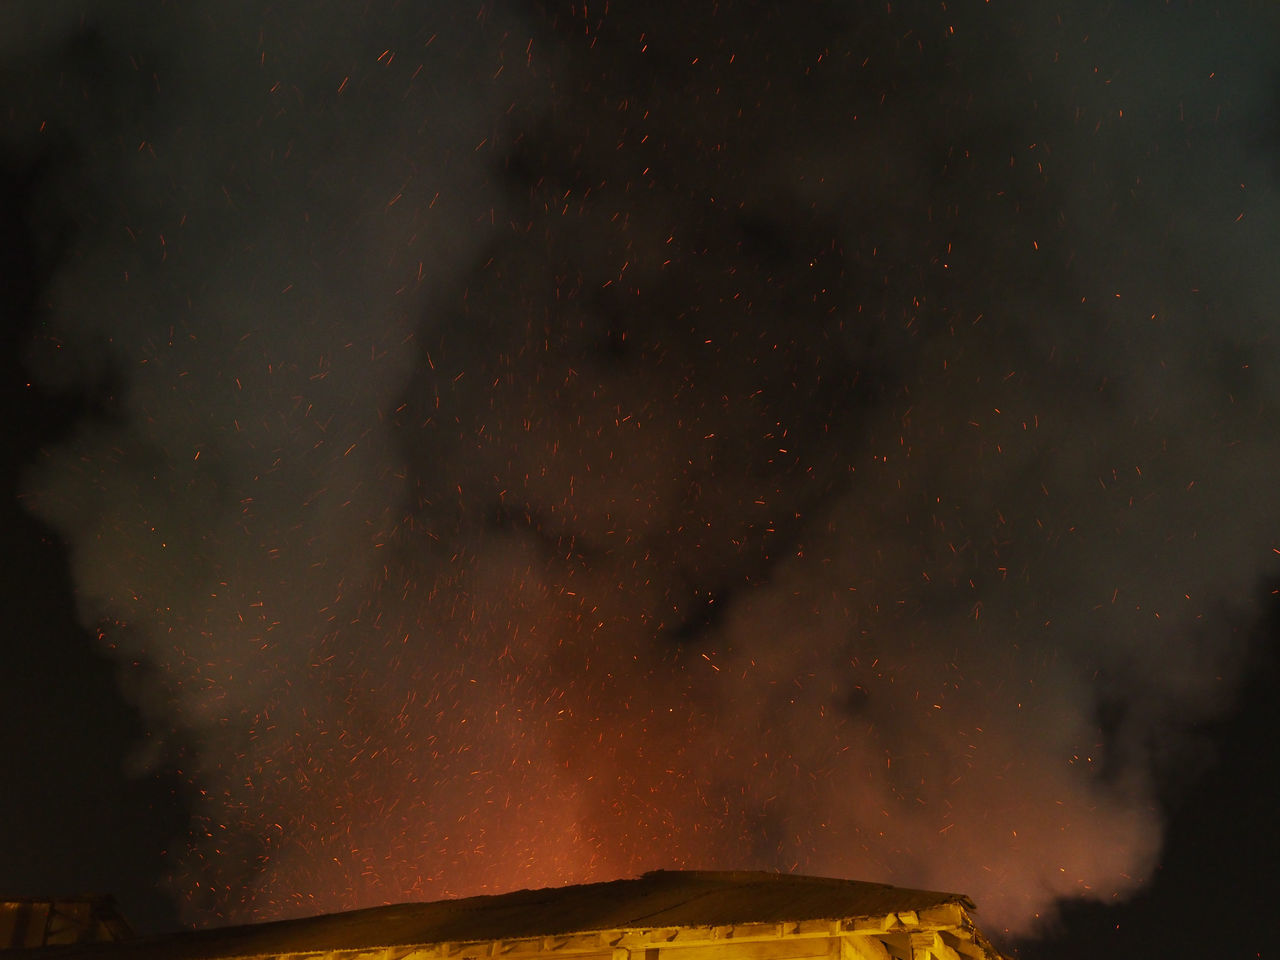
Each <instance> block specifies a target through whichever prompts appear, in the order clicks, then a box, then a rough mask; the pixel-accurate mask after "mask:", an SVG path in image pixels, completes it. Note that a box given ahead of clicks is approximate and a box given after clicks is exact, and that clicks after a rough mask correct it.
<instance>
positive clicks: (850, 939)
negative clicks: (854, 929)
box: [840, 934, 893, 960]
mask: <svg viewBox="0 0 1280 960" xmlns="http://www.w3.org/2000/svg"><path fill="white" fill-rule="evenodd" d="M840 946H841V951H840V960H893V958H892V957H891V956H890V955H889V951H888V950H886V949H885V945H884V943H883V942H882V941H881V940H880V938H879V937H876V936H874V935H872V934H865V935H863V934H857V935H848V934H846V935H845V936H843V937H841V938H840Z"/></svg>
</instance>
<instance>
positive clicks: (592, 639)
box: [0, 0, 1280, 932]
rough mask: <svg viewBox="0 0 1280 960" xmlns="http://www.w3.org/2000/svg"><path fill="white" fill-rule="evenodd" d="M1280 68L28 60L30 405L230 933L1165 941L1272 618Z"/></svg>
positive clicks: (567, 13) (702, 29)
mask: <svg viewBox="0 0 1280 960" xmlns="http://www.w3.org/2000/svg"><path fill="white" fill-rule="evenodd" d="M957 6H963V5H957ZM59 11H60V12H59ZM1278 26H1280V24H1278V23H1277V22H1276V14H1275V11H1274V10H1269V9H1267V8H1264V7H1263V6H1261V5H1258V4H1251V3H1247V2H1244V0H1241V2H1237V3H1233V4H1226V5H1221V4H1220V5H1219V6H1218V8H1217V9H1216V10H1215V11H1209V10H1206V9H1204V8H1203V6H1202V5H1200V4H1192V3H1173V4H1166V5H1162V6H1160V7H1159V8H1158V9H1153V10H1152V11H1149V12H1144V13H1137V12H1129V11H1128V8H1125V10H1124V11H1120V10H1118V9H1117V8H1116V5H1111V4H1102V3H1085V4H1077V5H1075V6H1074V7H1073V8H1072V9H1071V10H1061V11H1059V10H1057V9H1053V8H1051V7H1050V6H1048V5H1045V4H1041V3H1023V4H1018V5H1016V6H1009V5H1005V4H986V5H982V6H981V7H978V6H976V5H974V6H973V8H971V9H966V10H964V11H961V12H956V11H950V10H947V9H945V8H943V7H942V5H928V6H926V5H915V4H905V5H901V6H900V5H896V4H895V5H870V4H858V3H822V4H814V5H811V7H810V8H807V9H805V10H804V11H803V12H801V11H799V10H798V9H797V8H796V7H794V6H793V5H774V4H766V3H742V2H720V3H718V4H713V3H707V4H702V3H697V4H693V5H689V4H683V3H681V4H676V3H665V2H658V3H646V4H620V3H616V2H615V3H613V4H608V5H606V4H604V3H601V4H599V5H598V6H597V5H596V4H589V5H583V4H560V3H545V4H541V5H538V4H529V5H521V4H514V3H500V4H496V5H495V4H480V3H476V4H466V3H459V4H453V5H446V4H438V5H433V4H410V3H402V2H394V0H374V2H370V3H364V4H349V3H340V2H336V0H335V2H328V0H325V2H316V0H308V2H307V3H299V2H288V3H276V4H271V5H260V4H253V3H248V2H243V0H241V2H226V0H219V2H217V3H185V4H171V3H161V2H153V3H149V4H135V5H132V6H129V5H119V4H113V3H94V2H83V3H80V4H68V5H66V6H64V7H62V8H59V10H55V11H51V10H50V9H49V8H48V7H47V5H45V4H38V3H35V2H18V3H17V4H16V5H15V4H10V5H7V6H5V7H4V8H3V11H2V12H0V37H2V38H3V39H0V52H2V53H3V69H4V71H5V73H4V89H5V90H6V92H7V102H6V104H5V106H6V108H7V109H8V111H9V114H8V116H9V119H8V131H9V132H8V133H7V134H6V136H8V137H10V138H11V139H12V142H11V143H10V144H8V147H9V149H11V150H13V151H17V152H18V153H24V152H25V153H26V154H27V155H30V156H33V157H34V156H39V155H47V156H50V157H56V158H58V159H57V160H56V169H57V170H59V171H60V172H59V173H58V175H57V176H55V177H53V178H52V182H51V183H49V184H47V185H46V187H45V190H46V192H47V196H44V195H42V196H41V197H40V198H39V202H40V203H41V204H43V205H44V208H45V209H46V210H47V211H49V220H48V222H49V223H50V224H56V225H57V229H59V230H61V231H62V235H63V236H65V237H69V238H70V239H68V240H65V241H64V242H67V243H69V244H70V247H69V250H70V252H69V255H68V258H67V261H66V266H65V268H64V269H63V270H62V271H61V273H60V274H59V275H58V277H57V279H56V282H55V283H54V284H53V285H52V287H51V288H50V289H49V290H48V291H47V298H46V301H47V309H48V313H49V320H48V322H47V324H46V325H45V327H44V329H43V330H42V331H41V333H40V335H39V337H38V338H37V340H36V342H35V343H33V344H32V348H31V353H30V366H31V369H32V370H33V371H34V373H35V375H36V376H37V377H38V378H40V380H41V382H43V383H45V384H46V385H48V386H50V387H60V386H61V387H66V388H68V389H81V390H83V389H86V386H87V387H88V388H91V389H94V390H98V391H100V392H102V393H103V395H105V396H108V397H109V398H110V402H109V403H108V404H107V409H106V410H105V411H104V413H103V415H101V416H98V417H95V418H93V419H92V420H88V421H86V422H84V423H83V424H82V427H81V429H80V430H79V431H78V432H77V433H76V435H75V436H73V437H72V438H70V439H69V440H67V441H65V442H62V443H59V444H58V445H56V446H54V447H52V448H51V449H49V450H47V451H46V453H45V455H44V457H43V458H42V459H41V460H40V462H39V463H38V464H36V465H34V466H33V467H32V469H31V472H30V478H29V483H28V487H27V490H28V498H29V503H30V505H31V507H32V509H33V510H34V511H35V512H36V513H37V514H38V515H39V516H41V517H42V518H45V519H46V520H48V521H49V522H51V523H53V524H54V525H56V527H57V528H58V529H59V530H60V531H61V532H62V534H63V535H64V536H65V537H66V538H67V540H68V542H69V544H70V545H71V549H72V551H73V556H74V567H75V572H76V577H77V583H78V590H79V602H80V612H81V615H82V617H83V619H84V620H85V622H86V623H87V624H89V625H91V626H92V627H94V628H95V629H97V630H99V631H100V632H101V636H102V638H103V641H104V643H106V644H107V645H108V647H109V649H111V650H112V651H113V652H114V653H115V654H116V655H117V656H119V657H120V659H121V661H122V662H125V663H128V662H132V661H140V662H142V663H145V664H146V665H148V666H149V668H150V669H149V671H148V672H147V673H146V676H147V677H148V678H150V679H148V680H146V681H144V682H140V683H138V684H137V685H136V686H137V689H135V690H133V691H132V693H133V694H134V695H135V696H136V697H137V698H138V699H139V701H140V703H141V704H142V705H143V706H144V708H145V709H146V711H147V713H148V716H149V717H150V720H151V723H152V726H153V729H154V731H155V733H156V735H155V737H154V738H153V740H152V741H151V742H150V744H149V746H148V747H147V748H146V749H144V750H141V751H140V753H139V756H138V758H137V762H138V763H139V764H140V765H142V766H146V765H148V764H152V763H155V762H157V761H158V760H159V759H160V758H161V757H163V756H165V755H166V752H167V751H168V752H172V751H175V750H178V749H179V745H181V744H193V745H194V747H193V748H191V749H193V750H194V753H193V754H191V755H188V756H186V757H185V758H184V761H183V762H184V764H185V767H186V770H187V773H188V774H189V776H190V778H191V781H192V783H193V785H194V786H195V787H196V788H198V789H199V790H200V791H201V796H202V800H201V801H200V804H199V811H198V819H197V821H196V822H195V823H194V824H193V825H192V830H191V834H190V836H189V837H188V838H187V839H186V843H185V852H184V853H182V854H181V855H180V856H179V859H178V864H177V867H176V870H175V876H174V878H173V884H174V890H175V892H176V893H177V894H178V895H179V896H180V897H181V898H182V899H183V901H184V902H185V903H186V904H187V908H186V909H187V914H188V916H189V918H190V919H191V920H193V921H199V922H207V921H210V920H212V919H225V920H245V919H256V918H270V917H278V916H288V915H294V914H299V913H306V912H313V911H316V910H332V909H338V908H346V907H354V906H361V905H368V904H373V903H379V902H384V901H396V900H403V899H413V898H435V897H443V896H448V895H455V894H470V893H476V892H481V891H495V890H503V889H509V888H513V887H519V886H529V885H545V884H553V883H563V882H578V881H586V880H595V879H607V878H612V877H615V876H620V875H629V874H633V873H636V872H638V871H641V870H644V869H650V868H655V867H671V866H688V867H694V866H701V867H726V868H727V867H748V868H750V867H755V868H770V869H784V870H798V871H802V872H807V873H816V874H828V875H839V876H852V877H861V878H866V879H876V880H883V881H887V882H896V883H901V884H907V885H916V886H922V887H929V888H938V889H958V890H964V891H966V892H968V893H970V894H971V895H972V896H973V897H974V898H975V899H976V900H977V902H978V903H979V905H980V906H981V908H982V915H983V917H984V922H985V923H986V924H990V925H991V926H992V927H993V928H1000V927H1003V928H1007V929H1009V930H1012V931H1015V932H1025V931H1027V930H1030V929H1033V928H1034V927H1035V926H1036V924H1037V918H1043V917H1045V916H1046V915H1047V914H1049V913H1051V911H1052V907H1053V904H1054V902H1055V901H1057V900H1060V899H1063V898H1074V897H1086V898H1097V899H1104V900H1106V899H1111V898H1116V897H1121V896H1124V895H1126V894H1128V893H1129V892H1131V891H1133V890H1134V889H1135V888H1136V887H1137V886H1138V885H1140V884H1141V883H1142V881H1143V879H1144V877H1145V876H1146V874H1147V873H1148V871H1149V870H1150V869H1151V867H1152V865H1153V863H1154V861H1155V858H1156V856H1157V854H1158V850H1159V845H1160V825H1161V818H1162V811H1161V809H1160V806H1159V803H1158V799H1157V798H1158V796H1159V792H1160V790H1161V789H1163V786H1164V785H1165V784H1166V782H1167V777H1168V776H1169V775H1170V774H1171V773H1172V772H1173V771H1174V770H1175V769H1176V767H1177V765H1178V758H1179V757H1180V756H1181V751H1182V750H1183V749H1184V746H1185V744H1186V742H1187V740H1186V738H1187V735H1188V732H1189V731H1190V730H1191V728H1192V727H1193V726H1194V725H1195V724H1196V723H1197V722H1199V721H1200V720H1203V719H1205V718H1207V717H1210V716H1212V715H1213V714H1215V713H1216V712H1217V711H1219V710H1221V709H1222V708H1223V706H1224V704H1225V703H1226V702H1227V699H1228V697H1229V696H1230V693H1231V690H1232V688H1233V684H1234V679H1235V677H1236V676H1237V674H1238V671H1239V669H1240V666H1241V661H1242V657H1243V655H1244V652H1245V651H1244V649H1243V641H1241V640H1239V638H1238V635H1237V634H1236V632H1234V631H1233V630H1232V628H1231V625H1232V622H1233V621H1232V618H1233V617H1241V616H1243V617H1247V616H1248V614H1249V607H1248V603H1249V597H1250V594H1251V593H1252V590H1253V587H1254V584H1255V583H1256V581H1257V579H1258V577H1259V576H1260V575H1262V574H1263V573H1264V572H1266V571H1268V570H1270V569H1271V567H1270V566H1269V565H1270V564H1272V563H1273V561H1274V556H1273V545H1274V544H1275V543H1276V526H1275V523H1276V510H1275V507H1274V505H1273V497H1272V496H1271V492H1272V491H1271V488H1270V481H1271V480H1272V478H1273V477H1274V476H1275V474H1276V470H1277V466H1278V465H1280V464H1278V462H1277V461H1278V456H1277V454H1278V450H1277V445H1276V442H1275V439H1274V435H1275V430H1274V425H1275V423H1276V415H1277V412H1278V406H1277V400H1278V399H1280V398H1278V397H1277V396H1276V384H1277V383H1280V371H1278V370H1277V369H1276V367H1277V364H1276V345H1275V343H1274V338H1273V333H1272V324H1273V310H1274V304H1275V303H1276V302H1277V299H1278V298H1277V293H1278V292H1280V291H1277V289H1276V287H1277V286H1278V285H1280V280H1277V277H1278V276H1280V274H1277V273H1276V271H1275V270H1274V269H1272V267H1273V261H1274V251H1275V249H1276V236H1275V232H1276V227H1275V224H1276V223H1277V222H1280V217H1278V216H1277V214H1280V209H1278V206H1280V205H1278V203H1277V195H1276V191H1275V174H1276V166H1275V162H1274V147H1275V142H1274V141H1275V115H1274V110H1273V107H1274V99H1273V98H1274V92H1273V88H1272V87H1271V84H1272V82H1273V74H1272V70H1273V68H1272V65H1271V64H1270V62H1269V60H1268V57H1267V56H1266V55H1265V54H1266V51H1265V50H1262V49H1260V48H1259V45H1257V44H1256V43H1255V42H1254V38H1255V37H1257V36H1265V35H1268V33H1267V32H1268V31H1270V35H1280V34H1277V33H1276V28H1277V27H1278ZM1269 108H1272V113H1270V114H1268V109H1269ZM1268 116H1269V117H1270V121H1269V122H1270V124H1271V126H1270V127H1267V126H1266V124H1267V122H1268V120H1267V118H1268ZM1268 151H1271V156H1270V158H1269V157H1268ZM51 229H53V228H51ZM50 242H53V238H51V239H50Z"/></svg>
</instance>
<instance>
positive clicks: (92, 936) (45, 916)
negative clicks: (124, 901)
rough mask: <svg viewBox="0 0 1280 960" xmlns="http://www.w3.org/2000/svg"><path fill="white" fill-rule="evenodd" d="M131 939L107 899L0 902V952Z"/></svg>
mask: <svg viewBox="0 0 1280 960" xmlns="http://www.w3.org/2000/svg"><path fill="white" fill-rule="evenodd" d="M132 936H133V931H132V930H130V929H129V925H128V924H127V923H125V922H124V919H123V918H122V917H121V916H120V913H119V912H118V911H117V910H116V904H115V901H114V900H113V899H112V898H111V897H53V898H44V899H41V898H39V897H11V898H9V899H0V951H3V950H7V949H12V948H15V947H45V946H56V945H61V944H72V943H89V942H94V941H104V940H128V939H130V938H132Z"/></svg>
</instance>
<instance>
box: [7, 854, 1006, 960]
mask: <svg viewBox="0 0 1280 960" xmlns="http://www.w3.org/2000/svg"><path fill="white" fill-rule="evenodd" d="M973 909H974V905H973V903H972V902H971V901H970V900H969V898H968V897H966V896H964V895H963V894H958V893H939V892H934V891H929V890H908V889H905V888H901V887H890V886H886V885H884V884H878V883H863V882H859V881H856V880H832V879H824V878H818V877H797V876H790V875H785V874H774V873H746V872H741V873H737V872H735V873H712V872H694V871H665V870H663V871H657V872H654V873H646V874H645V875H644V876H642V877H639V878H637V879H634V880H616V881H613V882H610V883H592V884H583V885H580V886H573V887H559V888H551V889H546V890H521V891H518V892H516V893H508V894H502V895H500V896H487V897H471V898H468V899H464V900H442V901H438V902H436V903H407V904H400V905H397V906H389V907H374V908H371V909H367V910H354V911H351V912H347V913H334V914H326V915H324V916H319V917H310V918H306V919H301V920H285V921H279V922H275V923H263V924H254V925H252V926H243V927H227V928H222V929H215V930H202V931H193V932H188V933H179V934H173V935H169V936H164V937H153V938H141V939H136V940H132V941H127V942H123V943H84V944H80V945H76V946H70V947H59V948H56V949H52V950H51V949H47V948H46V949H43V950H24V951H15V952H14V953H13V954H12V955H7V956H6V958H5V960H10V957H12V960H28V958H30V960H36V958H45V957H57V958H59V960H232V958H250V957H252V958H255V960H497V958H502V960H1003V958H1002V957H1001V955H1000V954H999V952H998V951H997V950H996V949H995V948H994V947H993V946H992V945H991V944H990V943H989V942H988V941H987V939H986V938H985V937H984V936H983V935H982V934H981V933H980V932H979V930H978V928H977V927H976V926H975V925H974V922H973V920H972V918H971V917H970V911H972V910H973Z"/></svg>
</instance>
